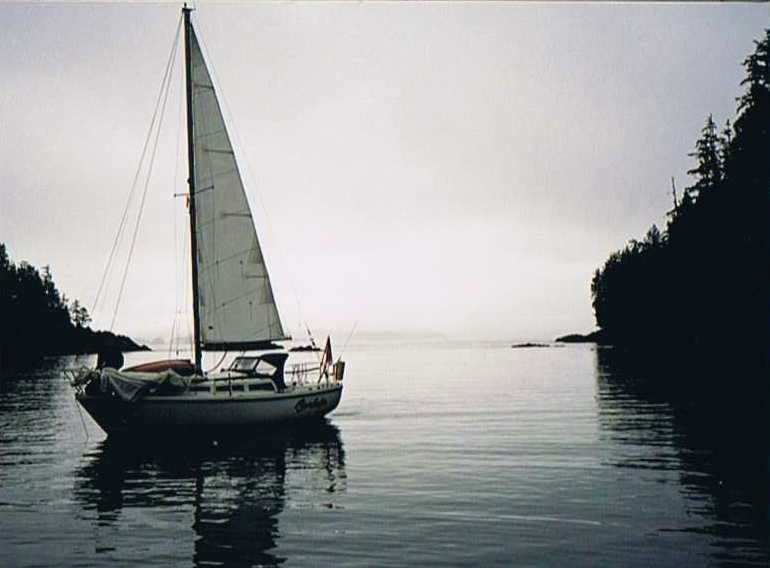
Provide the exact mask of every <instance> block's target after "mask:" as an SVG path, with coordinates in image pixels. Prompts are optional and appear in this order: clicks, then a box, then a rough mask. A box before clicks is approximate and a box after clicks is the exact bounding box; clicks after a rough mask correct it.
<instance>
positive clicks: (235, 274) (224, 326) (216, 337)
mask: <svg viewBox="0 0 770 568" xmlns="http://www.w3.org/2000/svg"><path fill="white" fill-rule="evenodd" d="M188 37H189V40H190V42H189V45H190V75H191V77H190V90H191V98H190V101H191V104H190V112H191V114H192V128H191V132H192V159H191V160H192V161H191V163H192V164H193V166H192V172H193V177H194V183H193V185H192V186H191V191H194V195H191V198H193V199H194V200H195V214H194V215H195V234H196V242H197V244H196V247H195V250H196V262H197V271H198V274H197V279H198V282H197V284H196V290H197V293H198V298H197V303H196V306H197V308H198V311H199V314H200V347H201V348H202V349H210V350H226V349H227V348H228V347H230V348H232V349H233V350H239V349H243V348H244V346H250V345H253V346H261V345H264V344H265V343H266V342H269V341H271V340H281V339H286V334H285V333H284V330H283V326H282V324H281V320H280V316H279V314H278V308H277V306H276V304H275V299H274V297H273V290H272V286H271V284H270V278H269V275H268V271H267V266H266V264H265V260H264V257H263V255H262V249H261V247H260V244H259V240H258V238H257V233H256V229H255V227H254V220H253V217H252V215H251V209H250V208H249V203H248V199H247V197H246V193H245V190H244V187H243V182H242V179H241V175H240V171H239V168H238V163H237V161H236V158H235V152H234V150H233V146H232V144H231V142H230V137H229V135H228V131H227V127H226V124H225V121H224V117H223V115H222V110H221V107H220V104H219V101H218V99H217V94H216V89H215V87H214V84H213V81H212V78H211V75H210V73H209V71H208V67H207V66H206V61H205V59H204V57H203V52H202V50H201V49H200V45H199V43H198V39H197V37H196V34H195V29H194V27H193V26H192V25H190V27H189V36H188ZM193 187H194V190H193V189H192V188H193ZM193 199H191V203H192V200H193ZM253 348H257V347H253Z"/></svg>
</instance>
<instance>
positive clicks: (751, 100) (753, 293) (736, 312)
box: [591, 30, 770, 368]
mask: <svg viewBox="0 0 770 568" xmlns="http://www.w3.org/2000/svg"><path fill="white" fill-rule="evenodd" d="M769 46H770V30H767V31H766V32H765V35H764V37H763V38H762V40H761V41H758V42H756V49H755V51H754V53H753V54H751V55H750V56H748V57H747V58H746V60H745V61H744V67H745V69H746V78H745V79H744V80H743V81H742V83H741V84H742V85H743V86H744V88H745V92H744V94H743V95H742V96H741V97H739V99H738V111H737V112H738V114H737V117H736V118H735V121H734V123H732V124H731V122H730V121H729V120H728V121H727V122H726V124H725V127H724V128H723V130H722V132H721V133H720V132H718V129H717V125H716V123H715V122H714V119H713V117H712V116H711V115H709V116H708V117H707V119H706V122H705V124H704V126H703V128H702V130H701V133H700V137H699V138H698V140H697V141H696V143H695V148H694V151H693V152H692V153H691V154H690V156H691V157H693V158H694V160H695V165H694V166H693V167H692V168H691V169H690V170H689V171H688V174H690V175H691V176H692V178H693V183H692V184H691V185H690V186H689V187H687V188H686V190H685V192H684V195H683V196H682V199H681V200H679V202H678V203H675V206H674V210H673V211H671V212H669V216H668V222H667V226H666V229H665V231H664V232H662V233H661V232H660V231H659V230H658V229H657V227H654V226H653V227H652V228H651V229H650V231H649V232H648V233H647V236H646V237H645V239H644V241H642V242H637V241H633V240H632V241H631V242H629V244H628V245H626V247H625V248H624V249H623V250H621V251H617V252H614V253H612V254H611V255H610V256H609V258H608V259H607V261H606V262H605V263H604V265H603V266H602V267H601V268H600V269H599V270H597V271H596V273H595V274H594V277H593V280H592V282H591V295H592V304H593V308H594V315H595V317H596V323H597V325H598V326H599V327H600V328H601V330H602V335H603V337H604V338H605V340H606V341H609V342H612V343H615V344H617V345H626V346H644V347H649V346H655V347H663V348H665V349H666V350H667V351H668V352H672V351H677V352H678V353H687V354H688V355H692V354H700V355H703V354H707V355H709V356H711V355H713V354H715V353H723V354H725V355H726V356H727V357H728V358H730V357H732V358H733V360H736V357H739V359H740V362H742V363H743V362H750V363H751V364H752V365H753V366H754V367H762V368H766V365H767V354H768V323H769V322H770V304H769V303H768V296H769V295H770V294H768V292H769V291H770V286H769V284H770V273H769V272H768V270H769V268H770V263H768V260H770V246H769V243H770V238H769V237H770V223H768V220H770V48H769Z"/></svg>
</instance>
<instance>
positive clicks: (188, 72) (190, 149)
mask: <svg viewBox="0 0 770 568" xmlns="http://www.w3.org/2000/svg"><path fill="white" fill-rule="evenodd" d="M190 12H192V8H188V7H187V4H185V5H184V7H183V8H182V14H184V67H185V77H186V80H185V82H186V87H187V164H188V167H189V177H188V178H187V185H188V188H189V196H190V206H189V208H188V209H189V211H190V251H191V253H192V297H193V353H194V355H195V370H196V371H197V372H202V371H203V369H201V340H200V338H201V329H200V325H201V324H200V314H199V313H198V242H197V238H196V236H195V148H194V146H193V137H194V132H193V108H192V104H193V101H192V96H193V90H192V87H193V84H192V65H191V45H192V33H193V30H192V24H191V23H190Z"/></svg>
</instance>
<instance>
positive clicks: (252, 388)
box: [249, 383, 273, 392]
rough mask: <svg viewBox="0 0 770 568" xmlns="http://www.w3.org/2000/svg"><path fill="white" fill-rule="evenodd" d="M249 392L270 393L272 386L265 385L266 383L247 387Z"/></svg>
mask: <svg viewBox="0 0 770 568" xmlns="http://www.w3.org/2000/svg"><path fill="white" fill-rule="evenodd" d="M249 390H250V391H261V390H262V391H270V392H272V391H273V385H271V384H267V383H262V384H259V385H249Z"/></svg>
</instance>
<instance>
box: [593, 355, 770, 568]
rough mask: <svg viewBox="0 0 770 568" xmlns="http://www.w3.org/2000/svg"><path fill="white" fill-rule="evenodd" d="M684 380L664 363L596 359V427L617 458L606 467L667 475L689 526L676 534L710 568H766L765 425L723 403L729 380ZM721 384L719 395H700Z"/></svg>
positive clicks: (751, 411)
mask: <svg viewBox="0 0 770 568" xmlns="http://www.w3.org/2000/svg"><path fill="white" fill-rule="evenodd" d="M709 372H711V373H712V374H711V375H709ZM683 373H685V371H683V370H682V368H681V366H680V367H679V368H678V369H676V370H675V369H674V368H672V367H671V366H669V365H668V364H667V362H666V361H662V362H661V363H660V364H658V365H656V364H655V362H654V361H649V360H648V361H646V362H644V364H640V362H639V361H637V360H635V359H631V358H629V357H628V355H627V354H625V353H624V352H622V351H620V350H617V349H612V348H598V349H597V350H596V380H597V407H598V420H599V427H600V430H601V431H602V432H603V433H604V434H605V435H606V436H608V438H609V440H610V441H611V442H612V443H614V444H617V445H618V446H619V447H621V448H624V449H623V451H622V452H621V454H620V455H621V456H622V459H619V460H616V461H614V462H613V463H612V465H613V466H615V467H618V468H630V469H637V470H653V471H655V470H657V471H661V472H663V471H666V472H671V473H673V474H674V475H675V476H676V478H677V479H678V485H679V486H680V488H681V491H682V493H683V494H684V496H685V497H686V498H687V499H688V501H689V502H690V509H689V510H690V513H692V514H693V517H692V518H693V520H694V524H693V525H692V526H690V527H682V528H680V529H677V530H680V531H685V532H691V533H696V534H700V535H704V536H706V537H708V538H710V539H711V540H712V545H713V547H714V550H712V552H711V554H712V555H713V558H714V560H715V561H716V562H717V563H718V564H723V563H725V564H731V563H735V562H737V563H742V562H746V561H747V560H749V559H750V562H752V563H753V562H758V563H759V564H760V565H767V564H766V563H770V509H769V507H770V452H769V450H768V431H767V417H766V414H765V413H764V412H759V411H758V410H759V409H761V408H762V404H763V401H762V400H756V399H752V398H751V397H747V396H744V397H743V398H741V397H740V396H738V395H735V394H733V395H732V396H727V393H728V392H729V391H730V376H729V375H720V376H714V374H713V373H714V371H709V370H708V369H704V368H702V367H699V368H697V370H696V369H692V370H691V371H690V373H689V374H685V375H683ZM719 381H721V384H724V390H725V393H723V394H721V395H720V394H719V393H716V394H715V391H713V390H711V389H710V388H699V385H714V384H720V383H719ZM698 519H700V520H699V521H698ZM659 528H660V529H661V530H672V529H666V528H665V527H659ZM736 543H740V545H736Z"/></svg>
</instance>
